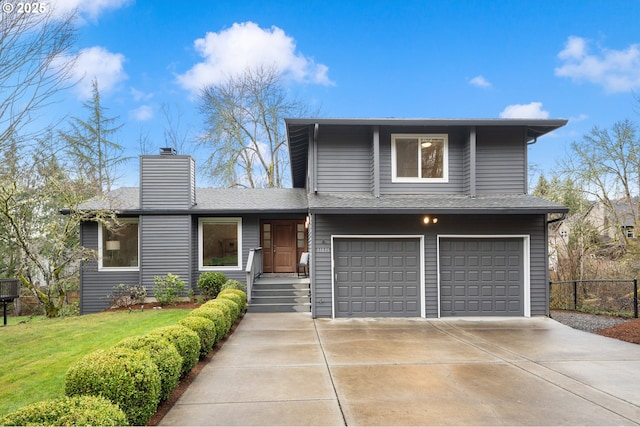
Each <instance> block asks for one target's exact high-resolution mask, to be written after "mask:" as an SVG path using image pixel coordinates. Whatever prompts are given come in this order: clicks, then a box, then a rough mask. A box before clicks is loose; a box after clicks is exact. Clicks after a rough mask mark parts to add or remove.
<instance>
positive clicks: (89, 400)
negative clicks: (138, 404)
mask: <svg viewBox="0 0 640 427" xmlns="http://www.w3.org/2000/svg"><path fill="white" fill-rule="evenodd" d="M0 425H3V426H27V425H31V426H121V425H128V422H127V416H126V414H125V413H124V412H122V410H121V409H120V408H119V407H118V405H116V404H114V403H111V402H110V401H109V400H108V399H106V398H104V397H102V396H72V397H69V396H65V397H61V398H59V399H54V400H46V401H43V402H38V403H34V404H32V405H29V406H25V407H24V408H20V409H18V410H17V411H15V412H12V413H10V414H7V415H6V416H4V417H0Z"/></svg>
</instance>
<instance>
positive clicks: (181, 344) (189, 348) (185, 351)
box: [149, 325, 200, 377]
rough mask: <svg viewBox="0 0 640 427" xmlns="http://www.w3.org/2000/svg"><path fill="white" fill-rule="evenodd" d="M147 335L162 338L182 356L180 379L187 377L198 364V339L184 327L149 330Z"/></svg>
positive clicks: (176, 326)
mask: <svg viewBox="0 0 640 427" xmlns="http://www.w3.org/2000/svg"><path fill="white" fill-rule="evenodd" d="M149 335H153V336H161V337H164V338H166V339H167V340H169V342H170V343H171V344H173V345H174V346H175V347H176V350H178V353H180V356H182V369H181V370H180V377H183V376H185V375H187V374H188V373H189V371H190V370H191V369H193V367H194V366H196V363H198V355H199V354H200V337H198V334H196V333H195V332H193V331H192V330H191V329H189V328H187V327H186V326H182V325H171V326H164V327H162V328H156V329H153V330H151V332H149Z"/></svg>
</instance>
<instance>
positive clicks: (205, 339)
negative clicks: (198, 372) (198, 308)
mask: <svg viewBox="0 0 640 427" xmlns="http://www.w3.org/2000/svg"><path fill="white" fill-rule="evenodd" d="M178 324H179V325H182V326H186V327H187V328H189V329H191V330H192V331H193V332H195V333H196V334H198V337H199V338H200V359H204V357H205V356H206V355H207V354H209V352H210V351H211V349H212V348H213V345H214V344H215V343H216V335H217V331H216V329H217V328H216V324H215V323H213V322H212V321H211V320H209V319H207V318H204V317H198V316H187V317H185V318H184V319H182V320H180V321H179V322H178Z"/></svg>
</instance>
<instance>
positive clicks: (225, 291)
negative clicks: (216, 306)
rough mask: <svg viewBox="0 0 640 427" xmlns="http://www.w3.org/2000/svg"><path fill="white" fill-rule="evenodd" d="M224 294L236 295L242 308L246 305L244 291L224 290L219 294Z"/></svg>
mask: <svg viewBox="0 0 640 427" xmlns="http://www.w3.org/2000/svg"><path fill="white" fill-rule="evenodd" d="M224 294H233V295H238V296H239V297H240V298H242V304H241V305H242V307H244V306H245V305H246V304H247V293H246V292H245V291H241V290H240V289H224V290H222V291H221V292H220V295H224Z"/></svg>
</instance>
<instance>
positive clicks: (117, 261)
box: [98, 218, 140, 270]
mask: <svg viewBox="0 0 640 427" xmlns="http://www.w3.org/2000/svg"><path fill="white" fill-rule="evenodd" d="M138 230H139V227H138V218H123V219H120V224H119V225H117V226H115V227H113V228H112V229H107V228H106V227H105V226H104V225H99V226H98V269H99V270H138V268H139V256H138V252H139V246H138V242H139V240H140V239H139V235H138V233H139V231H138Z"/></svg>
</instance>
